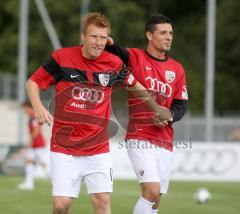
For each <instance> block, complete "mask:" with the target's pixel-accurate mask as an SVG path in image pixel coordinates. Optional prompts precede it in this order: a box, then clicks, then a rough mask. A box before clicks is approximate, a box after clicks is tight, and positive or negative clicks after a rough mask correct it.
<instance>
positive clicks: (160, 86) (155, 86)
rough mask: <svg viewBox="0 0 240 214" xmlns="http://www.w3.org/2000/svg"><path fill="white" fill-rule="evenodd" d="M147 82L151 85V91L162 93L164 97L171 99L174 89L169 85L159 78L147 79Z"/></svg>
mask: <svg viewBox="0 0 240 214" xmlns="http://www.w3.org/2000/svg"><path fill="white" fill-rule="evenodd" d="M146 80H147V81H148V82H149V83H150V88H149V90H151V91H155V92H160V93H161V94H162V95H163V96H164V97H170V96H171V94H172V87H171V86H170V85H169V84H168V83H163V82H161V81H159V80H158V79H157V78H152V77H147V78H146Z"/></svg>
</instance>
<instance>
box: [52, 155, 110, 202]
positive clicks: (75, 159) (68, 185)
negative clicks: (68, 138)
mask: <svg viewBox="0 0 240 214" xmlns="http://www.w3.org/2000/svg"><path fill="white" fill-rule="evenodd" d="M50 172H51V181H52V195H53V196H67V197H75V198H77V197H78V195H79V192H80V189H81V184H82V183H84V184H85V185H86V187H87V190H88V194H92V193H102V192H112V189H113V188H112V186H113V169H112V162H111V159H110V153H103V154H98V155H91V156H72V155H66V154H63V153H57V152H51V165H50Z"/></svg>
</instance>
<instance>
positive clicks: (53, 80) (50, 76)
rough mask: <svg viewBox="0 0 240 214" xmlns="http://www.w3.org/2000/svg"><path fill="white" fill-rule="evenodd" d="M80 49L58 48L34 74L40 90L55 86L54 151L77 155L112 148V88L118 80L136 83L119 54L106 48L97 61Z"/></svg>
mask: <svg viewBox="0 0 240 214" xmlns="http://www.w3.org/2000/svg"><path fill="white" fill-rule="evenodd" d="M81 49H82V46H76V47H69V48H62V49H59V50H57V51H55V52H54V53H53V54H52V57H51V58H50V59H49V60H48V61H47V62H46V63H44V64H43V65H42V66H41V67H40V68H38V69H37V70H36V72H35V73H34V74H33V75H32V76H31V80H33V81H34V82H36V83H37V84H38V86H39V88H40V89H41V90H45V89H47V88H48V87H49V85H54V86H55V90H56V96H55V107H54V124H53V129H52V138H51V151H54V152H60V153H65V154H70V155H76V156H82V155H95V154H100V153H105V152H108V151H109V142H108V134H107V125H108V121H109V118H110V109H111V93H112V87H113V85H114V84H116V83H119V82H122V83H123V84H125V85H128V86H132V85H134V84H136V81H135V79H134V77H133V76H132V75H131V74H129V72H128V70H126V69H124V68H123V67H122V66H123V65H122V62H121V60H120V59H119V58H118V57H117V56H115V55H113V54H111V53H108V52H105V51H104V52H103V53H102V54H101V55H100V56H99V57H98V58H97V59H96V60H89V59H87V58H85V57H84V56H83V55H82V50H81Z"/></svg>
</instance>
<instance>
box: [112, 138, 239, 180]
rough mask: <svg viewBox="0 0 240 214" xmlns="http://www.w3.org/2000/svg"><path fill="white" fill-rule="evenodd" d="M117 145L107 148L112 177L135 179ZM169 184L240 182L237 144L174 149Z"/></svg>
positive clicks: (126, 157)
mask: <svg viewBox="0 0 240 214" xmlns="http://www.w3.org/2000/svg"><path fill="white" fill-rule="evenodd" d="M189 143H190V142H189ZM122 145H123V143H122V142H121V141H116V140H115V141H114V143H112V144H111V152H112V159H113V165H114V177H115V178H119V179H136V176H135V173H134V171H133V169H132V166H131V164H130V161H129V158H128V156H127V152H126V149H125V147H123V146H122ZM171 180H182V181H238V182H239V181H240V144H239V143H229V142H222V143H205V142H192V143H191V145H190V144H188V147H184V148H179V147H178V148H177V147H176V146H175V149H174V158H173V165H172V171H171Z"/></svg>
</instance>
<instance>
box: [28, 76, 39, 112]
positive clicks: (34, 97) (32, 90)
mask: <svg viewBox="0 0 240 214" xmlns="http://www.w3.org/2000/svg"><path fill="white" fill-rule="evenodd" d="M26 89H27V93H28V97H29V99H30V101H31V103H32V106H33V109H37V108H38V107H39V106H42V102H41V99H40V89H39V87H38V85H37V83H35V82H34V81H32V80H31V79H29V80H28V81H27V83H26Z"/></svg>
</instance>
